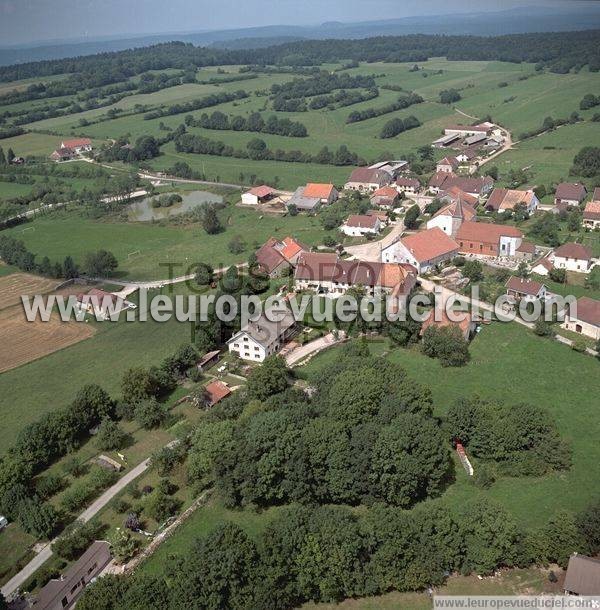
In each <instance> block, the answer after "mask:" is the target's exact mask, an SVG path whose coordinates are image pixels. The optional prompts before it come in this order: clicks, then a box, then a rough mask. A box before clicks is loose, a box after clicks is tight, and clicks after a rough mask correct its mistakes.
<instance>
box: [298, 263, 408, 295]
mask: <svg viewBox="0 0 600 610" xmlns="http://www.w3.org/2000/svg"><path fill="white" fill-rule="evenodd" d="M416 282H417V278H416V269H414V268H412V267H411V266H410V265H398V264H388V263H380V262H366V261H359V260H352V261H350V260H344V259H341V258H339V257H338V256H337V254H329V253H328V254H326V253H320V252H309V253H304V254H303V255H302V257H301V258H300V260H299V261H298V266H297V267H296V273H295V275H294V283H295V287H296V290H312V291H314V292H317V293H319V294H323V295H326V296H329V297H333V298H336V297H339V296H341V295H343V294H345V293H346V292H347V291H348V289H349V288H352V287H357V286H360V287H362V288H363V289H364V290H365V292H366V294H367V295H368V296H378V295H379V296H380V295H384V294H391V295H394V296H397V297H398V296H402V295H408V294H409V293H410V292H411V290H412V289H413V288H414V286H415V285H416Z"/></svg>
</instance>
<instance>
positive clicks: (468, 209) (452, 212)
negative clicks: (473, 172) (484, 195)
mask: <svg viewBox="0 0 600 610" xmlns="http://www.w3.org/2000/svg"><path fill="white" fill-rule="evenodd" d="M476 218H477V212H476V211H475V209H474V208H473V207H472V206H470V205H469V204H468V203H463V201H462V200H461V199H460V198H459V199H458V200H456V201H453V202H452V203H449V204H448V205H445V206H444V207H443V208H441V209H439V210H438V211H437V212H436V213H435V214H434V215H433V217H432V218H431V219H430V220H429V221H428V222H427V228H428V229H433V228H434V227H438V228H440V229H441V230H442V231H443V232H444V233H445V234H446V235H449V236H450V237H456V234H457V233H458V229H459V227H460V225H461V224H462V223H463V222H465V221H474V220H476Z"/></svg>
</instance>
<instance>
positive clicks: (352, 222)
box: [340, 214, 381, 237]
mask: <svg viewBox="0 0 600 610" xmlns="http://www.w3.org/2000/svg"><path fill="white" fill-rule="evenodd" d="M340 230H341V231H342V233H344V235H351V236H354V237H360V236H362V235H368V234H371V235H377V233H379V232H380V231H381V222H380V221H379V218H377V217H376V216H369V215H367V214H352V215H351V216H349V217H348V220H346V222H345V223H344V224H343V225H342V226H341V227H340Z"/></svg>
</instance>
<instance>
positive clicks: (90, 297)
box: [77, 288, 119, 306]
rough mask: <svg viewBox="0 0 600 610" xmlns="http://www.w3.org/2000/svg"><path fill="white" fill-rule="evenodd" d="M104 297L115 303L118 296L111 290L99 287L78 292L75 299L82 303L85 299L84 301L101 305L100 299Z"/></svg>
mask: <svg viewBox="0 0 600 610" xmlns="http://www.w3.org/2000/svg"><path fill="white" fill-rule="evenodd" d="M105 297H106V298H108V299H110V300H111V301H112V302H113V303H116V302H117V300H118V298H119V297H117V295H116V294H113V293H112V292H106V291H105V290H100V289H99V288H92V289H91V290H89V291H88V292H79V293H78V294H77V301H78V302H80V303H82V302H84V299H85V301H87V302H88V303H91V304H93V305H96V306H98V305H102V301H103V300H104V298H105Z"/></svg>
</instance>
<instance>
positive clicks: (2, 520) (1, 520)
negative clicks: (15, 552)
mask: <svg viewBox="0 0 600 610" xmlns="http://www.w3.org/2000/svg"><path fill="white" fill-rule="evenodd" d="M7 525H8V519H7V518H6V517H3V516H2V515H0V531H1V530H3V529H4V528H5V527H6V526H7Z"/></svg>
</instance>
